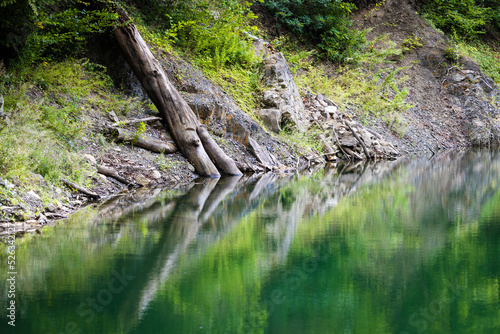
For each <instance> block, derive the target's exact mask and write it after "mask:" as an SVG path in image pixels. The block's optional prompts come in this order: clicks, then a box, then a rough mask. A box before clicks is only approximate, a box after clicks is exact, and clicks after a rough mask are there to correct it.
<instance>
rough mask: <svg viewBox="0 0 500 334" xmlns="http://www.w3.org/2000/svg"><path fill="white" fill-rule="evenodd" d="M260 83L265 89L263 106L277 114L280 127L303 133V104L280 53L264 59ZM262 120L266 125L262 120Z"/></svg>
mask: <svg viewBox="0 0 500 334" xmlns="http://www.w3.org/2000/svg"><path fill="white" fill-rule="evenodd" d="M262 81H263V83H264V87H265V88H264V89H265V91H264V95H263V98H262V102H263V104H264V106H265V107H267V108H273V109H275V110H277V111H278V112H279V115H277V117H278V123H279V124H280V125H281V124H286V125H291V126H292V127H294V128H296V129H298V130H299V131H301V132H304V131H305V130H306V129H307V125H308V124H307V123H308V122H307V117H306V115H305V109H304V104H303V102H302V98H301V97H300V94H299V91H298V90H297V86H296V85H295V82H294V81H293V76H292V72H290V68H289V67H288V64H287V63H286V59H285V57H284V56H283V54H282V53H272V54H269V55H268V56H267V57H265V58H264V60H263V62H262ZM261 113H262V112H261ZM264 114H267V112H264ZM273 115H275V116H276V112H273ZM262 120H263V121H264V122H266V123H267V121H266V120H265V119H264V118H263V119H262ZM273 121H274V119H273ZM268 124H269V125H270V126H271V128H272V129H273V130H274V131H276V130H278V128H277V127H276V126H275V125H272V124H270V123H268ZM279 129H280V128H279ZM278 131H279V130H278ZM278 131H277V132H278Z"/></svg>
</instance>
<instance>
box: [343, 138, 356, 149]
mask: <svg viewBox="0 0 500 334" xmlns="http://www.w3.org/2000/svg"><path fill="white" fill-rule="evenodd" d="M340 143H341V144H342V145H343V146H349V147H354V146H356V145H357V144H358V140H357V139H356V138H354V136H343V137H342V138H340Z"/></svg>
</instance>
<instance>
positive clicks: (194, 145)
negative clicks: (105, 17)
mask: <svg viewBox="0 0 500 334" xmlns="http://www.w3.org/2000/svg"><path fill="white" fill-rule="evenodd" d="M116 10H117V13H118V16H119V18H118V24H117V25H116V29H115V30H114V35H115V38H116V41H117V42H118V45H119V46H120V48H121V51H122V54H123V56H124V58H125V59H126V60H127V63H128V64H129V65H130V67H131V68H132V70H133V71H134V73H135V75H136V76H137V78H138V79H139V81H140V82H141V84H142V86H143V88H144V89H145V90H146V92H147V94H148V96H149V98H150V99H151V100H152V101H153V103H154V104H155V106H156V108H157V109H158V111H159V113H160V116H161V117H162V119H163V123H164V124H165V125H166V127H167V128H168V130H169V131H170V133H171V134H172V137H173V139H174V140H175V143H176V145H177V147H178V148H179V151H181V153H182V154H183V155H184V156H185V157H186V158H187V159H188V160H189V162H190V163H191V164H192V165H193V167H194V168H195V170H196V173H198V174H199V175H201V176H216V177H217V176H220V173H226V172H227V171H231V172H230V173H235V174H234V175H241V172H240V171H239V170H238V168H237V167H236V165H235V163H234V161H233V160H232V159H231V158H229V157H227V155H226V154H225V153H224V151H222V149H221V148H220V147H219V146H218V145H217V144H215V142H213V141H207V140H204V143H203V142H202V141H201V139H200V137H199V133H203V130H198V128H199V127H200V125H201V124H200V121H199V120H198V118H197V117H196V116H195V114H194V113H193V111H192V110H191V108H190V107H189V105H188V104H187V103H186V101H185V100H184V99H183V98H182V96H181V95H180V94H179V92H178V91H177V89H175V87H174V86H173V85H172V84H171V83H170V81H169V80H168V78H167V75H166V74H165V71H164V69H163V67H162V65H161V64H160V62H159V61H158V60H157V59H156V58H155V57H154V55H153V53H151V50H150V49H149V47H148V46H147V45H146V43H145V42H144V40H143V39H142V37H141V35H140V34H139V32H138V31H137V28H136V27H135V25H134V24H133V23H131V20H130V18H129V17H128V15H127V14H126V13H125V11H124V10H123V9H122V8H120V7H119V6H117V7H116ZM205 145H207V146H205ZM214 152H216V154H214ZM222 156H226V157H227V158H224V159H223V161H220V157H222ZM216 160H217V163H218V166H219V168H221V166H222V165H224V168H221V170H220V173H219V170H218V169H217V167H216V165H215V164H214V163H213V162H212V161H216ZM230 175H232V174H230Z"/></svg>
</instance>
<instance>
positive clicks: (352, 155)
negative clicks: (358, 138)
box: [344, 147, 363, 160]
mask: <svg viewBox="0 0 500 334" xmlns="http://www.w3.org/2000/svg"><path fill="white" fill-rule="evenodd" d="M344 150H345V151H346V152H347V154H349V155H350V156H351V157H352V158H353V159H356V160H363V157H362V156H360V155H359V154H358V153H356V152H354V151H353V150H351V149H350V148H349V147H344Z"/></svg>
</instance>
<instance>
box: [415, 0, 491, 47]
mask: <svg viewBox="0 0 500 334" xmlns="http://www.w3.org/2000/svg"><path fill="white" fill-rule="evenodd" d="M419 2H420V4H421V11H422V12H423V13H424V15H425V16H426V17H427V18H428V19H430V20H431V21H432V22H433V23H434V24H435V25H436V26H437V27H438V28H439V29H441V30H443V31H444V32H446V33H450V34H451V35H452V36H454V37H465V38H473V37H477V36H478V35H482V34H484V33H486V32H487V30H488V29H490V30H494V31H495V30H496V31H497V32H498V31H499V29H500V0H449V1H443V0H429V1H423V0H420V1H419Z"/></svg>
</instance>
